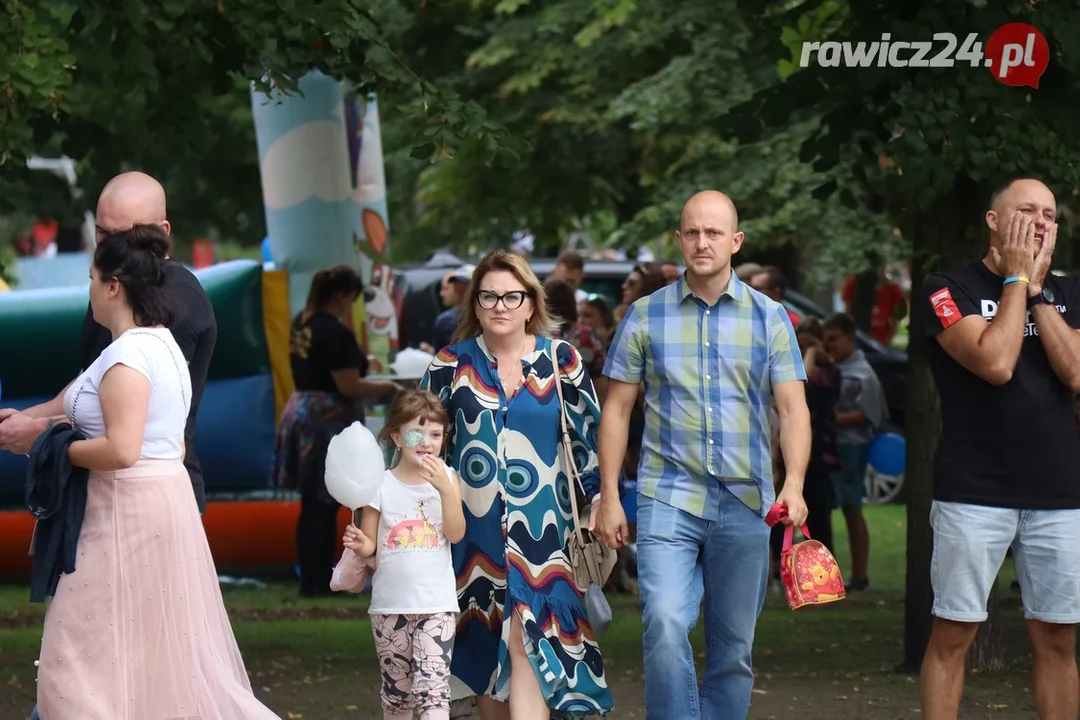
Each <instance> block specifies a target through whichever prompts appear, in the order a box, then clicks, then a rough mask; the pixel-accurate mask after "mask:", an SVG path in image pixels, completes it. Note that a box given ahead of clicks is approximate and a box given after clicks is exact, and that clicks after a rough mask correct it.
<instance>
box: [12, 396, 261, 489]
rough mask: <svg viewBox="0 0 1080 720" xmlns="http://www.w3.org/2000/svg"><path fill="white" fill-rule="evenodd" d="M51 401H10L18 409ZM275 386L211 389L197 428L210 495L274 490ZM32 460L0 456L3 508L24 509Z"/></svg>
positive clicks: (29, 399)
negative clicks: (27, 467) (29, 464)
mask: <svg viewBox="0 0 1080 720" xmlns="http://www.w3.org/2000/svg"><path fill="white" fill-rule="evenodd" d="M50 399H51V398H46V397H42V398H25V399H15V398H11V399H9V400H8V401H6V402H5V405H6V406H8V407H13V408H16V409H19V410H22V409H24V408H28V407H33V406H34V405H38V404H39V403H43V402H45V401H47V400H50ZM274 437H275V427H274V383H273V380H272V378H271V377H270V376H269V375H254V376H251V377H246V378H234V379H229V380H214V381H211V382H208V383H207V384H206V389H205V391H204V392H203V397H202V403H201V404H200V405H199V418H198V423H197V425H196V428H195V450H196V452H197V453H198V456H199V464H200V465H202V470H203V477H204V478H205V480H206V491H207V493H208V494H212V493H214V492H218V491H220V492H244V491H247V490H262V489H266V488H268V487H270V468H271V465H272V464H273V459H274ZM26 465H27V458H26V457H25V456H24V455H13V454H12V453H9V452H0V507H8V508H10V507H22V506H23V504H24V499H25V495H24V484H25V481H26Z"/></svg>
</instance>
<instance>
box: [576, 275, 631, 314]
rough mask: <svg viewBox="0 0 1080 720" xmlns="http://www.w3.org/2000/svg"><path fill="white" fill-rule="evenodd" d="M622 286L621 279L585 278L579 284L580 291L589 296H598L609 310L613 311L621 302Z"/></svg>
mask: <svg viewBox="0 0 1080 720" xmlns="http://www.w3.org/2000/svg"><path fill="white" fill-rule="evenodd" d="M622 284H623V278H615V277H605V278H589V277H586V278H585V281H584V282H583V283H581V289H582V290H584V291H585V292H587V293H588V294H589V295H599V296H600V297H602V298H603V299H604V302H606V303H607V306H608V307H609V308H611V309H614V308H615V306H616V305H618V304H619V303H621V302H622Z"/></svg>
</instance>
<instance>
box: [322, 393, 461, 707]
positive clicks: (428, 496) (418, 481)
mask: <svg viewBox="0 0 1080 720" xmlns="http://www.w3.org/2000/svg"><path fill="white" fill-rule="evenodd" d="M446 429H447V415H446V410H445V409H444V408H443V405H442V403H441V402H439V399H438V398H437V397H436V396H435V395H434V394H432V393H431V392H428V391H426V390H413V391H409V392H405V393H402V394H400V395H398V397H397V399H396V400H395V401H394V404H393V406H392V407H391V408H390V412H389V415H388V417H387V421H386V425H385V426H384V427H383V430H382V433H381V434H380V437H381V438H382V439H384V440H387V439H388V440H390V441H391V442H393V443H394V446H395V448H396V453H395V455H396V457H395V460H396V464H395V465H394V467H393V468H391V469H390V470H387V471H386V476H385V477H384V479H383V484H382V487H381V488H380V489H379V496H378V498H377V499H376V501H375V502H374V503H372V505H371V506H370V507H366V508H364V510H363V517H362V519H361V521H360V528H357V527H356V526H355V525H351V524H350V525H349V526H348V528H346V530H345V537H344V538H343V540H344V542H345V547H347V548H349V549H350V550H351V551H353V552H354V553H356V554H357V555H358V556H359V557H361V558H370V557H371V556H372V555H375V565H376V566H377V567H378V572H376V573H375V574H373V575H372V591H371V606H370V609H369V611H368V612H369V613H370V615H371V629H372V632H373V634H374V636H375V650H376V652H377V653H378V655H379V665H380V668H381V672H382V689H381V693H380V694H381V698H382V706H383V717H384V719H385V720H410V719H411V718H412V717H413V708H418V709H419V711H420V719H421V720H449V717H450V656H451V652H452V650H453V647H454V631H455V627H456V625H457V616H458V597H457V581H456V578H455V577H454V570H453V565H452V562H451V556H450V543H452V542H458V541H459V540H461V538H462V537H464V535H465V515H464V512H463V510H462V505H461V487H460V484H459V482H460V481H459V478H458V476H457V473H456V472H454V470H453V469H452V468H450V467H449V466H448V465H446V463H444V462H443V461H442V459H441V458H440V453H441V452H442V448H443V439H444V437H445V435H446Z"/></svg>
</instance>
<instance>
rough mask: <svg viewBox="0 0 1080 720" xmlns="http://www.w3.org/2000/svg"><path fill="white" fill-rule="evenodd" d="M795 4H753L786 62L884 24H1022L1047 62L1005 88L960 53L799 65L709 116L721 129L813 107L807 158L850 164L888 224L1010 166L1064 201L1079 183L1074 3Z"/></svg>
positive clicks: (745, 132) (774, 123)
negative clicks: (786, 7)
mask: <svg viewBox="0 0 1080 720" xmlns="http://www.w3.org/2000/svg"><path fill="white" fill-rule="evenodd" d="M798 11H799V13H800V15H799V16H798V17H797V19H796V20H795V24H794V26H793V25H792V24H790V23H791V22H792V20H791V17H783V18H780V19H774V18H768V17H766V16H765V15H764V14H761V15H757V16H756V17H755V20H754V22H757V23H760V27H761V30H762V32H770V33H772V34H773V37H777V38H780V39H781V41H782V44H783V45H784V46H786V47H787V49H788V51H789V52H790V53H791V56H792V58H793V59H794V60H795V61H797V59H798V55H799V53H800V48H801V44H802V42H803V41H804V40H806V41H821V40H823V39H827V38H830V37H831V38H835V39H838V40H840V39H864V38H875V37H880V35H881V33H882V32H886V31H889V32H891V33H892V35H893V37H894V38H911V39H922V38H925V39H929V38H931V37H932V36H933V34H934V33H935V32H944V31H951V32H953V33H955V35H956V36H957V38H958V40H960V41H961V42H962V41H963V40H964V39H965V38H966V37H967V36H968V34H969V33H972V32H975V33H978V34H979V38H980V40H982V41H985V39H986V38H987V37H989V35H990V34H991V33H992V32H993V31H994V30H995V29H996V28H997V27H1000V26H1001V25H1003V24H1005V23H1007V22H1028V23H1030V24H1032V25H1034V26H1036V27H1037V28H1039V29H1040V30H1041V31H1042V32H1043V34H1044V35H1045V36H1046V38H1047V40H1048V42H1049V43H1050V48H1051V62H1050V66H1049V67H1048V68H1047V70H1046V73H1045V74H1044V75H1043V77H1042V79H1041V81H1040V83H1039V88H1038V89H1037V90H1036V89H1032V88H1027V87H1010V86H1007V85H1005V84H1003V83H1001V82H999V81H997V80H996V79H995V78H994V77H993V76H992V75H991V73H990V72H988V71H987V70H986V69H985V68H983V67H981V66H980V67H969V66H967V65H966V64H963V63H958V64H957V65H956V67H953V68H933V69H929V68H923V69H916V68H908V69H899V68H897V69H886V68H860V69H844V68H819V67H809V68H801V69H799V70H798V71H797V72H791V73H788V74H787V76H786V80H785V81H784V82H783V83H780V84H777V85H773V86H771V87H768V88H765V89H763V90H762V91H761V92H759V93H757V94H756V95H755V96H754V97H753V98H752V99H751V100H750V101H748V102H746V103H744V104H742V105H740V106H739V107H737V108H735V109H734V110H733V111H732V112H731V113H729V115H728V116H727V117H726V118H725V119H724V121H723V122H722V123H720V124H719V125H718V127H720V129H721V131H722V132H725V131H726V132H732V133H734V134H736V136H737V137H740V138H741V139H743V140H744V141H754V140H756V139H757V138H760V137H762V136H763V135H764V134H766V133H768V132H770V130H768V128H771V127H784V126H786V125H787V124H789V123H790V122H792V121H793V120H796V119H798V118H802V117H806V116H808V115H810V116H819V117H821V118H822V122H821V125H820V127H819V128H818V130H817V131H815V132H814V133H812V134H810V135H809V136H808V137H807V139H806V142H805V143H804V146H803V149H802V150H803V154H804V156H810V157H816V158H817V160H816V162H815V166H816V167H817V168H818V169H819V170H822V171H826V172H837V171H842V172H846V173H849V174H850V176H851V177H852V178H855V179H856V180H857V182H858V184H859V186H860V187H862V188H863V189H864V190H865V192H867V193H869V194H871V195H872V196H874V197H875V198H876V200H875V202H878V203H880V206H881V207H882V209H883V210H884V211H885V212H886V214H887V215H888V216H889V217H890V218H891V219H892V220H893V222H895V223H898V224H900V225H902V226H904V227H906V228H910V229H912V230H913V231H914V230H915V229H917V228H920V227H926V224H927V223H928V222H930V223H934V222H935V221H936V218H935V217H934V214H937V213H940V212H941V211H942V207H941V202H942V200H943V198H948V197H950V193H953V192H957V191H959V188H961V187H962V186H970V187H974V188H979V189H981V190H984V191H987V192H988V191H989V189H990V188H992V187H993V186H995V185H996V184H998V183H999V182H1001V181H1002V180H1003V179H1005V178H1007V177H1010V176H1015V175H1018V174H1034V175H1037V176H1039V177H1043V178H1045V179H1046V180H1047V181H1048V182H1049V183H1050V184H1051V186H1052V187H1054V188H1055V189H1056V191H1057V195H1058V198H1059V203H1060V204H1062V205H1067V204H1068V203H1069V202H1071V201H1072V200H1073V197H1074V196H1075V195H1076V194H1077V192H1078V190H1077V189H1078V188H1080V165H1078V163H1077V149H1078V134H1077V128H1076V124H1075V123H1074V122H1072V118H1071V116H1070V115H1069V114H1068V113H1067V112H1062V108H1068V107H1072V106H1073V104H1074V103H1075V102H1076V100H1077V99H1078V94H1080V87H1078V86H1077V84H1076V82H1075V79H1076V77H1077V70H1078V64H1080V52H1078V51H1077V45H1076V43H1077V42H1080V37H1078V30H1077V28H1080V24H1078V22H1080V9H1077V8H1075V7H1071V6H1070V5H1069V4H1051V3H1044V2H1032V3H1025V4H1019V3H1017V4H1013V5H1009V6H999V7H996V8H990V7H977V6H976V4H974V3H971V2H964V1H961V0H950V1H949V2H933V3H931V2H922V3H915V4H911V3H908V2H904V1H903V0H877V1H875V2H860V3H851V4H850V6H848V7H847V8H846V9H845V8H843V7H841V4H840V3H838V2H836V1H835V0H824V1H818V2H807V3H803V4H802V5H801V6H800V7H799V8H798ZM785 23H787V24H786V25H785ZM938 47H939V48H940V44H939V45H938ZM781 75H784V71H783V70H782V71H781ZM985 202H986V198H985V196H982V197H980V198H979V199H978V200H977V201H976V208H981V209H985V206H984V203H985ZM945 210H946V212H948V208H945ZM953 211H954V212H960V213H963V214H964V217H963V218H961V219H960V224H961V226H963V225H964V224H965V223H966V224H967V226H968V227H969V229H970V231H971V232H973V233H985V228H984V226H982V223H981V218H980V217H979V214H978V211H977V210H976V211H975V212H972V209H971V208H970V207H963V208H961V207H954V208H953ZM916 234H918V233H917V232H916ZM1059 242H1060V237H1059Z"/></svg>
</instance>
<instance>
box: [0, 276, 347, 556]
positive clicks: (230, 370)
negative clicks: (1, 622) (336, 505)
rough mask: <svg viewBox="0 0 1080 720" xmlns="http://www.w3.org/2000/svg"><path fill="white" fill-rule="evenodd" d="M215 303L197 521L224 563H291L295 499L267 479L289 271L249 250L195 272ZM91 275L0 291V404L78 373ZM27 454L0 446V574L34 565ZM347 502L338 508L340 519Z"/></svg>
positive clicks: (284, 348)
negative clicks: (253, 257) (249, 257)
mask: <svg viewBox="0 0 1080 720" xmlns="http://www.w3.org/2000/svg"><path fill="white" fill-rule="evenodd" d="M196 275H197V276H198V277H199V280H200V281H201V282H202V284H203V287H204V288H205V289H206V292H207V294H208V295H209V297H210V300H211V302H212V304H213V306H214V313H215V315H216V316H217V322H218V340H217V347H216V348H215V350H214V357H213V361H212V363H211V365H210V373H209V376H208V380H207V385H206V391H205V393H204V394H203V399H202V404H201V405H200V407H199V416H198V425H197V432H196V438H195V447H196V451H197V452H198V455H199V461H200V462H201V464H202V467H203V473H204V475H205V478H206V490H207V501H208V507H207V511H206V514H205V515H204V518H203V521H204V524H205V526H206V530H207V535H208V536H209V539H210V545H211V548H212V549H213V553H214V557H215V559H216V561H217V563H218V565H219V567H223V568H225V567H228V568H259V567H262V568H265V567H268V566H272V567H278V568H286V569H287V568H290V567H292V565H293V563H294V562H295V548H294V540H293V538H294V536H295V535H294V529H295V525H296V517H297V515H298V514H299V511H300V506H299V501H298V500H297V498H296V497H295V495H294V494H293V493H288V492H284V491H279V490H275V489H273V488H271V487H270V486H269V482H270V465H271V462H272V459H273V452H274V435H275V430H276V423H277V419H278V417H279V416H280V414H281V409H282V408H283V407H284V403H285V400H286V399H287V398H288V396H289V394H290V393H291V392H292V376H291V373H290V371H289V356H288V352H289V348H288V343H289V336H288V333H289V323H290V319H291V315H292V313H291V311H290V307H289V290H288V278H287V277H286V274H285V273H284V272H281V271H266V270H263V266H262V265H261V264H260V263H257V262H254V261H244V260H239V261H234V262H229V263H223V264H220V265H214V266H212V267H209V268H206V269H204V270H200V271H197V272H196ZM86 307H87V289H86V287H81V288H80V287H71V288H67V287H65V288H55V289H47V290H27V291H15V292H5V293H2V294H0V338H3V339H4V342H3V345H4V352H0V383H2V387H3V397H2V398H0V406H3V407H14V408H19V409H22V408H27V407H30V406H32V405H36V404H37V403H40V402H43V401H45V400H48V399H50V398H52V397H53V396H55V394H56V393H57V392H58V391H59V390H60V389H61V388H63V387H64V385H65V384H67V382H68V381H69V380H71V379H72V378H74V377H75V376H76V374H78V372H79V370H80V367H79V336H80V331H81V327H82V322H83V317H84V315H85V313H86ZM26 464H27V459H26V458H25V457H24V456H17V455H13V454H11V453H7V452H0V575H23V574H26V573H28V572H29V570H30V558H29V557H28V555H27V550H28V548H29V544H30V537H31V533H32V531H33V520H32V518H31V517H30V514H29V513H28V512H27V511H26V509H25V497H24V484H25V480H26ZM347 520H348V512H347V511H344V510H343V511H342V525H343V526H344V524H345V523H346V522H347Z"/></svg>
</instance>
